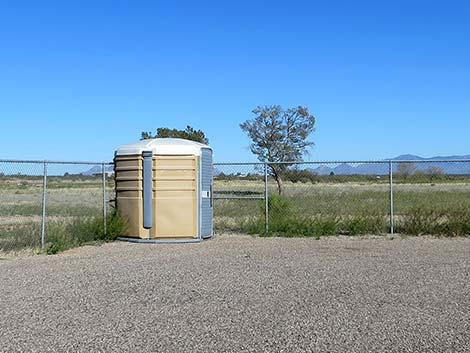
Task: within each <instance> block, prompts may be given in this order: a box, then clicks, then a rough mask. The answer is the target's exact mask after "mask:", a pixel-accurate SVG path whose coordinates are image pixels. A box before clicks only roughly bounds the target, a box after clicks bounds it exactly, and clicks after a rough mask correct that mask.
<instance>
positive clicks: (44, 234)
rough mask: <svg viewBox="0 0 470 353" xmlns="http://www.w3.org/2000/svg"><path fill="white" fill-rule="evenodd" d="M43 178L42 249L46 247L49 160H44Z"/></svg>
mask: <svg viewBox="0 0 470 353" xmlns="http://www.w3.org/2000/svg"><path fill="white" fill-rule="evenodd" d="M43 166H44V169H43V180H42V218H41V249H44V248H45V247H46V194H47V161H44V164H43Z"/></svg>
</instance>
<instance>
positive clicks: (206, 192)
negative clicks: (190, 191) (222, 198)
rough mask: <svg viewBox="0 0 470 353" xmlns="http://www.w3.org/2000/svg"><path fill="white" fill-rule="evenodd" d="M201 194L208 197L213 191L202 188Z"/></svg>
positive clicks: (205, 197)
mask: <svg viewBox="0 0 470 353" xmlns="http://www.w3.org/2000/svg"><path fill="white" fill-rule="evenodd" d="M201 195H202V197H203V198H204V199H208V198H210V197H211V192H210V191H208V190H202V191H201Z"/></svg>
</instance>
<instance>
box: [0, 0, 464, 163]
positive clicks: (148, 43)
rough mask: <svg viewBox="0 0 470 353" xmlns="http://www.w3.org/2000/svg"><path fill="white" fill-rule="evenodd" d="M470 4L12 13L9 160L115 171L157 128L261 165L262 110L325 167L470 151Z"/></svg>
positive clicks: (116, 7)
mask: <svg viewBox="0 0 470 353" xmlns="http://www.w3.org/2000/svg"><path fill="white" fill-rule="evenodd" d="M469 4H470V2H468V1H451V0H450V1H434V2H433V1H413V0H408V1H400V0H394V1H360V0H358V1H295V0H292V1H254V0H253V1H243V0H242V1H239V0H237V1H187V2H186V1H72V0H70V1H46V0H44V1H21V0H16V1H14V0H11V1H8V0H0V121H1V134H0V158H20V159H45V158H47V159H59V160H99V161H101V160H104V161H108V160H111V159H112V157H113V152H114V150H115V149H116V148H117V147H118V146H119V145H121V144H125V143H129V142H132V141H135V140H138V139H139V137H140V132H141V131H144V130H145V131H155V130H156V128H157V127H160V126H163V127H171V128H184V127H185V126H186V125H188V124H189V125H192V126H193V127H195V128H197V129H202V130H203V131H205V133H206V135H207V136H208V137H209V139H210V142H211V145H212V147H213V148H214V150H215V156H216V160H217V161H219V162H222V161H253V160H255V159H256V158H255V157H254V156H252V155H251V153H250V151H249V149H248V145H249V140H248V138H247V137H246V136H245V134H244V133H243V132H242V131H241V130H240V128H239V124H240V123H241V122H242V121H244V120H246V119H249V118H252V114H251V110H252V109H253V108H254V107H256V106H258V105H270V104H280V105H281V106H283V107H291V106H297V105H304V106H307V107H308V108H309V110H310V111H311V113H313V114H314V115H315V116H316V118H317V127H316V132H315V133H314V134H313V135H312V136H311V139H312V140H313V141H315V143H316V145H315V147H314V148H313V149H312V151H311V155H310V157H309V159H310V160H332V159H335V160H336V159H382V158H387V157H394V156H397V155H399V154H404V153H413V154H418V155H421V156H424V157H430V156H435V155H454V154H470V138H469V135H470V44H469V38H470V21H469V20H468V19H469V18H470V5H469Z"/></svg>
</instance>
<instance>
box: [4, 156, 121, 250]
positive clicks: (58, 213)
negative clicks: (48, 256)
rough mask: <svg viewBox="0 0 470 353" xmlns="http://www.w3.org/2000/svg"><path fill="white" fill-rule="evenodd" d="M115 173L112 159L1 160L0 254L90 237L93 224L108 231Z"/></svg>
mask: <svg viewBox="0 0 470 353" xmlns="http://www.w3.org/2000/svg"><path fill="white" fill-rule="evenodd" d="M112 171H113V167H112V165H111V164H108V163H92V162H49V161H10V160H0V252H19V251H23V250H25V249H29V250H31V249H45V248H47V247H48V246H50V243H51V242H54V243H58V244H60V242H61V241H65V239H64V238H65V237H70V236H72V237H73V236H76V237H82V239H80V240H82V241H86V240H87V239H85V238H86V237H87V232H89V231H91V228H92V227H95V228H96V227H102V228H103V232H106V216H107V214H108V213H109V208H110V207H112V202H111V201H112V200H113V199H114V196H113V195H114V177H113V175H112V173H113V172H112ZM87 227H88V228H87Z"/></svg>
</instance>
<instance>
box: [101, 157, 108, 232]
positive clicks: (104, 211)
mask: <svg viewBox="0 0 470 353" xmlns="http://www.w3.org/2000/svg"><path fill="white" fill-rule="evenodd" d="M101 172H102V188H103V232H104V235H105V236H106V231H107V230H106V217H107V215H106V166H105V164H104V163H103V164H101Z"/></svg>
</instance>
